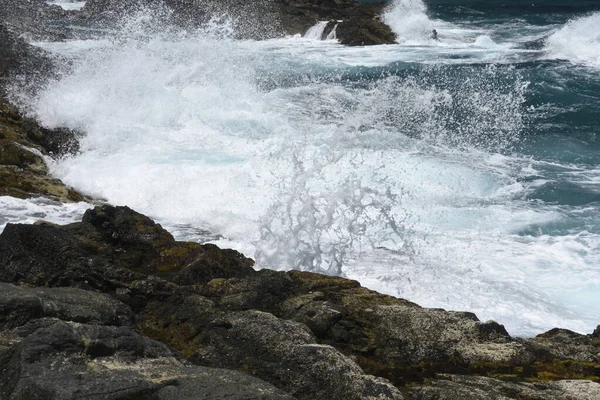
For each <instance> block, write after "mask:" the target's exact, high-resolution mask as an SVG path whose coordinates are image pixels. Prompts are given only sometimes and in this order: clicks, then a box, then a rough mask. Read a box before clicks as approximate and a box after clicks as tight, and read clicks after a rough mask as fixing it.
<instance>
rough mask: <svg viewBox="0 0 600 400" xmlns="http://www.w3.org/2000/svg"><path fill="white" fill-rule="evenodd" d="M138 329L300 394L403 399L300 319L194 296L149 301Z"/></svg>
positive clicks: (203, 359) (194, 356) (196, 357)
mask: <svg viewBox="0 0 600 400" xmlns="http://www.w3.org/2000/svg"><path fill="white" fill-rule="evenodd" d="M138 328H139V329H140V331H141V332H143V333H145V334H147V335H149V336H150V337H154V338H157V339H160V340H162V341H165V342H167V343H169V344H170V345H172V346H174V347H175V348H177V349H179V350H180V351H182V352H183V354H185V355H186V356H188V357H189V359H191V360H193V361H195V362H196V363H200V364H202V365H207V366H212V367H217V366H219V367H222V366H224V367H227V368H231V369H241V370H242V371H244V372H248V373H250V374H252V375H254V376H257V377H259V378H261V379H264V380H266V381H267V382H270V383H272V384H273V385H275V386H277V387H279V388H281V389H283V390H285V391H286V392H288V393H290V394H291V395H293V396H294V397H296V398H298V399H307V400H308V399H320V398H330V399H356V400H359V399H370V398H373V399H381V400H383V399H402V398H403V397H402V395H401V393H400V392H399V391H398V389H396V388H395V387H394V386H392V385H391V384H390V383H389V382H387V381H386V380H383V379H379V378H375V377H373V376H369V375H366V374H365V373H364V372H363V371H362V370H361V369H360V367H359V366H358V365H356V364H355V363H354V362H353V361H352V360H350V359H349V358H347V357H345V356H344V355H342V354H341V353H340V352H338V351H337V350H336V349H335V348H333V347H331V346H327V345H321V344H318V343H317V342H316V339H315V337H314V336H313V334H312V332H311V331H310V330H309V329H308V328H307V327H306V326H305V325H303V324H299V323H296V322H292V321H286V320H282V319H279V318H276V317H275V316H274V315H272V314H269V313H264V312H260V311H255V310H249V311H241V312H224V311H221V310H218V309H217V308H215V307H214V303H212V302H210V301H209V300H207V299H205V298H203V297H200V296H193V297H187V298H185V299H179V298H177V297H176V298H173V299H171V300H166V301H162V302H160V303H150V304H149V305H148V307H146V309H145V310H144V311H143V312H142V314H141V319H140V321H139V323H138Z"/></svg>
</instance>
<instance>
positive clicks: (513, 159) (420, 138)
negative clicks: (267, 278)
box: [0, 0, 600, 335]
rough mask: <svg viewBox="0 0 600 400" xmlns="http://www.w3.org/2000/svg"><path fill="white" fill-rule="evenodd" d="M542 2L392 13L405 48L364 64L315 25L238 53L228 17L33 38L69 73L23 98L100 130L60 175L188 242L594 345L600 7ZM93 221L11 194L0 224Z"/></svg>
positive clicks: (403, 7)
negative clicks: (183, 28) (585, 336)
mask: <svg viewBox="0 0 600 400" xmlns="http://www.w3.org/2000/svg"><path fill="white" fill-rule="evenodd" d="M530 3H531V2H523V1H521V0H505V1H490V0H485V1H483V0H478V1H475V0H471V1H449V0H446V1H441V0H437V1H433V0H432V1H429V2H424V1H421V0H395V1H394V2H393V3H391V4H390V7H389V8H388V10H387V12H386V14H385V15H384V16H383V18H384V20H385V21H386V22H387V23H388V24H389V25H390V26H391V27H392V28H393V29H394V31H395V32H396V33H397V35H398V41H399V43H398V44H397V45H387V46H373V47H353V48H350V47H343V46H341V45H339V44H337V42H336V40H335V39H332V38H331V36H330V39H329V40H323V41H321V40H318V39H316V37H319V36H320V35H318V32H315V30H313V31H312V32H311V34H310V35H309V36H308V37H305V38H302V37H288V38H284V39H277V40H268V41H262V42H258V41H240V40H234V39H231V38H230V37H231V33H232V32H231V29H230V28H229V26H228V24H227V19H226V18H224V19H223V20H221V21H219V22H215V23H214V24H211V25H210V26H208V27H206V29H202V30H199V31H197V32H186V33H182V32H176V33H173V32H170V33H169V34H167V33H163V34H158V33H156V29H149V27H152V26H154V24H155V23H156V21H154V17H153V16H152V15H150V14H140V15H137V16H135V17H134V18H131V19H130V20H128V21H126V22H124V24H123V29H122V31H120V32H110V33H107V34H105V35H104V36H98V37H97V38H96V39H93V40H79V41H67V42H60V43H58V42H57V43H52V42H44V43H35V44H36V45H38V46H40V47H43V48H45V49H47V50H49V51H51V52H52V53H54V54H56V55H57V57H58V58H59V60H60V62H62V63H64V68H63V73H62V75H61V76H60V77H59V78H57V79H56V80H53V81H50V82H48V85H47V87H45V88H44V89H43V90H41V91H40V93H39V94H38V95H36V96H35V97H31V96H28V95H27V94H25V93H24V92H20V91H19V88H18V87H17V88H15V89H14V99H15V100H16V101H18V102H20V104H21V105H23V106H24V107H26V109H27V110H28V111H29V113H30V114H31V115H32V116H35V117H36V118H38V119H39V120H40V121H41V122H42V123H43V124H45V125H47V126H49V127H57V126H67V127H71V128H76V129H79V130H82V131H84V132H85V133H86V136H85V138H84V139H83V141H82V143H81V146H82V149H83V152H82V153H81V154H80V155H78V156H76V157H72V158H65V159H62V160H60V161H50V162H51V170H52V172H53V174H54V175H55V176H57V177H59V178H61V179H63V180H64V181H65V182H66V183H67V184H70V185H72V186H74V187H75V188H77V189H78V190H81V191H83V192H85V193H88V194H90V195H92V196H96V197H98V198H102V199H106V200H108V201H109V202H110V203H112V204H117V205H121V204H124V205H128V206H130V207H131V208H133V209H135V210H137V211H139V212H142V213H145V214H147V215H149V216H151V217H153V218H156V219H157V220H158V221H159V222H161V223H162V224H163V226H165V227H166V228H168V229H169V230H170V231H171V232H172V233H174V234H175V236H176V237H177V238H178V239H183V240H197V241H209V240H210V241H213V242H215V243H217V244H219V245H220V246H227V247H233V248H236V249H238V250H240V251H242V252H243V253H245V254H246V255H247V256H250V257H253V258H255V259H256V260H257V267H258V268H273V269H292V268H295V269H302V270H310V271H316V272H324V273H329V274H340V275H344V276H347V277H350V278H353V279H357V280H359V281H360V282H361V283H362V284H363V285H365V286H367V287H369V288H372V289H376V290H379V291H382V292H385V293H389V294H392V295H394V296H399V297H403V298H407V299H409V300H411V301H414V302H416V303H418V304H421V305H423V306H428V307H442V308H447V309H456V310H469V311H473V312H475V313H476V314H477V315H478V316H479V317H480V319H482V320H487V319H494V320H496V321H498V322H500V323H502V324H504V325H505V326H506V327H507V329H508V331H509V332H510V333H511V334H516V335H534V334H537V333H540V332H542V331H544V330H546V329H549V328H552V327H563V328H568V329H571V330H575V331H580V332H586V333H589V332H591V331H592V330H593V328H594V327H595V326H596V325H597V324H598V323H599V322H600V208H599V205H600V152H599V150H600V3H598V2H597V1H591V0H590V1H584V0H570V1H566V0H561V1H558V0H557V1H538V2H536V3H535V4H530ZM59 4H60V3H59ZM322 25H323V24H322ZM315 29H320V28H319V27H318V26H317V27H315ZM432 29H436V30H437V31H438V33H439V40H437V41H436V40H432V39H431V31H432ZM86 207H89V205H86V204H78V205H59V204H53V203H49V202H44V201H39V200H38V201H23V200H15V199H11V198H7V197H0V210H2V211H0V222H1V223H2V224H5V223H6V222H19V221H22V222H33V221H34V220H35V219H38V218H46V219H49V220H54V221H57V222H68V221H72V220H76V219H77V218H79V216H80V215H81V214H82V213H83V211H84V210H85V208H86ZM1 226H2V225H0V227H1Z"/></svg>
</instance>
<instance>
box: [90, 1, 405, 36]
mask: <svg viewBox="0 0 600 400" xmlns="http://www.w3.org/2000/svg"><path fill="white" fill-rule="evenodd" d="M159 5H164V6H165V7H166V9H167V10H169V12H170V14H169V13H167V14H169V23H173V24H175V25H182V26H184V27H194V26H195V27H197V26H199V25H202V24H203V23H206V22H207V21H209V20H210V19H211V18H212V17H218V18H220V17H221V16H222V15H229V16H231V17H233V21H232V23H233V24H234V26H235V29H234V31H235V33H236V34H237V35H238V36H239V37H241V38H253V39H267V38H273V37H279V36H283V35H295V34H304V33H305V32H306V31H307V30H308V29H309V28H310V27H311V26H313V25H314V24H315V23H316V22H317V21H328V20H331V21H333V22H334V24H337V21H342V20H343V22H342V23H340V24H339V27H338V31H337V32H338V35H337V37H338V38H340V39H341V42H342V43H344V44H349V45H370V44H385V43H394V41H395V35H394V34H393V33H392V31H391V29H390V28H389V27H388V26H387V25H385V24H384V23H382V22H381V21H379V19H378V16H379V15H381V14H382V13H383V8H384V7H386V6H387V3H385V2H380V3H361V2H358V1H354V0H308V1H304V0H259V1H252V2H238V1H233V0H218V1H217V0H188V1H178V0H162V1H161V0H128V1H122V0H88V2H87V3H86V5H85V8H84V15H85V17H86V18H88V19H89V20H95V21H100V22H103V23H108V24H110V23H115V22H117V20H118V18H117V16H120V15H123V14H127V13H131V12H135V11H137V10H140V9H143V8H144V7H146V8H151V9H152V8H154V9H156V8H157V7H159ZM333 26H334V25H332V26H331V27H328V28H327V29H328V30H326V32H327V33H329V32H330V31H331V30H332V29H333Z"/></svg>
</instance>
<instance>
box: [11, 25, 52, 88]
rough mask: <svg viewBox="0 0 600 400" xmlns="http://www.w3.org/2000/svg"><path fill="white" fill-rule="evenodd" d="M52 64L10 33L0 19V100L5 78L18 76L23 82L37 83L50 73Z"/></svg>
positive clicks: (38, 51) (36, 50)
mask: <svg viewBox="0 0 600 400" xmlns="http://www.w3.org/2000/svg"><path fill="white" fill-rule="evenodd" d="M51 68H52V64H51V63H50V61H49V60H48V59H47V58H46V57H45V55H44V53H43V52H42V51H41V50H39V49H36V48H34V47H32V46H30V45H28V44H27V43H25V41H24V40H22V39H19V38H18V37H17V35H16V34H14V33H13V32H11V31H10V30H9V29H8V28H7V26H6V25H5V24H4V21H3V20H2V19H0V98H1V97H2V96H3V95H4V87H5V85H6V84H7V78H10V77H14V76H15V75H17V74H19V75H20V76H22V77H23V80H25V81H32V80H33V81H38V80H39V77H40V76H43V75H45V74H48V73H49V72H50V71H51Z"/></svg>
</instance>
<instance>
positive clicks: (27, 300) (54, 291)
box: [0, 282, 134, 331]
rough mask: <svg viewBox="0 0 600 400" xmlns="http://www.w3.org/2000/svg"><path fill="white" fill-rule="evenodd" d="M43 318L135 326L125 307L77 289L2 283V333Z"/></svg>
mask: <svg viewBox="0 0 600 400" xmlns="http://www.w3.org/2000/svg"><path fill="white" fill-rule="evenodd" d="M40 318H58V319H61V320H63V321H72V322H79V323H88V324H96V325H114V326H133V325H134V315H133V312H132V311H131V310H130V309H129V307H127V306H125V304H123V303H121V302H119V301H116V300H115V299H113V298H111V297H108V296H107V295H104V294H100V293H94V292H89V291H85V290H80V289H75V288H47V289H45V288H28V287H19V286H14V285H11V284H8V283H1V282H0V331H3V330H7V329H13V328H16V327H19V326H22V325H25V324H26V323H27V322H29V321H32V320H35V319H40Z"/></svg>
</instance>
